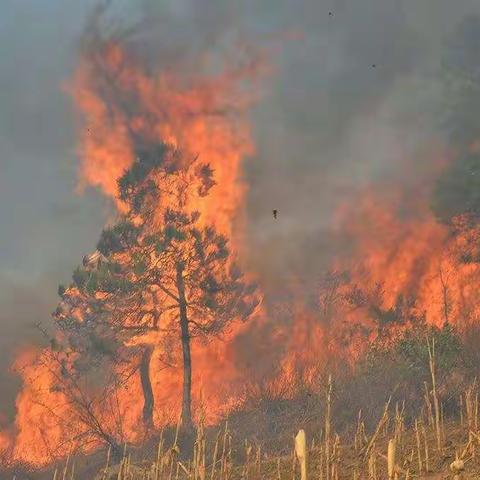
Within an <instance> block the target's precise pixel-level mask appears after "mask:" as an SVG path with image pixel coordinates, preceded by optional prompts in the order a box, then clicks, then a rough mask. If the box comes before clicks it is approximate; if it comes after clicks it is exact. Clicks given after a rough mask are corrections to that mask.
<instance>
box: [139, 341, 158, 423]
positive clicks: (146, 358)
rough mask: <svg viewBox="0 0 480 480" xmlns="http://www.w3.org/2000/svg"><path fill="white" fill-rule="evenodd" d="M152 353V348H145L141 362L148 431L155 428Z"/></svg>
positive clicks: (144, 409) (144, 411)
mask: <svg viewBox="0 0 480 480" xmlns="http://www.w3.org/2000/svg"><path fill="white" fill-rule="evenodd" d="M152 353H153V348H152V347H150V346H147V347H145V350H144V351H143V354H142V359H141V360H140V380H141V382H142V391H143V423H144V425H145V428H146V429H147V430H150V429H152V428H153V407H154V404H155V399H154V396H153V389H152V382H151V380H150V360H151V359H152Z"/></svg>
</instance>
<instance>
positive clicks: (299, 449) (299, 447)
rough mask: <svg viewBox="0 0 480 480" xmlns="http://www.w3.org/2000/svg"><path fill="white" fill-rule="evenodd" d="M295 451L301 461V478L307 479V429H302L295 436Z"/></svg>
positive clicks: (302, 479)
mask: <svg viewBox="0 0 480 480" xmlns="http://www.w3.org/2000/svg"><path fill="white" fill-rule="evenodd" d="M295 453H296V454H297V458H298V462H299V463H300V471H301V480H307V438H306V436H305V430H300V431H299V432H298V433H297V436H296V437H295Z"/></svg>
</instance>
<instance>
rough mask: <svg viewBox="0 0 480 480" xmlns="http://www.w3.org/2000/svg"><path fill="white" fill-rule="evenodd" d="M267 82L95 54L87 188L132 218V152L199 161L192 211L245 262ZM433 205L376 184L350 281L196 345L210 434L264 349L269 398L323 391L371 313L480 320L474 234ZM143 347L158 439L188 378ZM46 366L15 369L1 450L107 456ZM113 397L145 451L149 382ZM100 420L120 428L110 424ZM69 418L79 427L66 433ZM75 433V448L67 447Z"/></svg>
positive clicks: (88, 88)
mask: <svg viewBox="0 0 480 480" xmlns="http://www.w3.org/2000/svg"><path fill="white" fill-rule="evenodd" d="M261 69H262V63H261V62H259V61H258V59H254V60H253V61H250V62H247V63H246V64H243V65H240V66H237V67H235V68H230V69H227V70H225V71H224V72H223V73H220V74H217V75H205V76H201V77H198V78H191V79H189V81H185V80H184V78H183V77H181V76H179V75H176V74H175V72H155V71H153V72H152V71H150V70H147V69H146V68H144V67H143V66H142V65H141V63H140V62H138V61H136V59H135V57H132V55H131V54H130V53H129V52H128V51H127V50H125V49H124V48H122V46H121V45H119V44H115V43H109V44H107V45H104V46H102V48H99V49H98V51H95V52H87V53H86V54H85V55H84V57H83V58H82V59H81V62H80V65H79V67H78V69H77V72H76V74H75V77H74V80H73V82H72V85H71V91H72V94H73V97H74V100H75V103H76V105H77V107H78V110H79V112H80V114H81V116H82V119H83V120H82V130H81V134H80V139H81V141H80V147H79V157H80V171H79V176H80V184H81V186H82V187H83V188H84V187H87V186H89V187H98V188H100V189H101V190H102V191H103V192H104V193H105V195H107V196H109V197H111V198H112V199H115V201H116V202H117V207H118V209H119V210H120V211H121V210H122V208H124V206H123V205H122V203H121V202H120V201H118V200H117V194H118V190H117V180H118V179H119V178H120V177H121V176H122V175H123V173H124V171H125V170H126V169H127V168H128V167H130V166H131V165H132V164H133V162H134V161H135V158H136V155H137V153H138V152H137V151H136V148H138V145H136V144H134V141H133V140H132V139H136V138H139V139H147V140H148V142H150V143H151V144H154V143H155V142H157V143H160V142H167V143H169V144H170V145H174V146H175V147H177V148H179V149H180V150H181V151H182V153H183V154H184V155H185V156H187V157H190V158H195V157H197V156H199V157H200V158H201V159H202V160H203V159H204V161H205V162H207V163H208V164H209V165H210V167H211V169H212V170H213V171H214V180H215V185H214V187H213V188H212V190H211V194H209V195H207V196H205V197H201V196H192V197H191V198H189V199H188V202H190V203H189V208H190V209H191V210H199V211H200V212H201V214H202V219H203V221H204V222H205V223H206V224H214V225H215V226H216V227H217V228H218V229H219V231H221V232H222V233H224V234H225V235H227V236H228V237H229V238H231V239H233V246H234V248H235V250H236V251H237V252H240V253H241V251H242V248H244V246H243V245H242V242H241V238H242V235H241V234H242V224H243V222H244V221H245V220H244V218H243V216H244V211H243V207H244V204H245V198H246V195H247V194H248V189H247V185H245V183H244V181H243V177H242V162H243V161H244V160H245V158H246V157H248V156H249V155H251V154H252V153H253V152H254V144H253V141H252V138H251V133H250V127H249V123H248V108H249V106H250V105H251V103H252V100H253V98H252V94H251V92H250V91H249V90H248V88H245V83H246V82H248V81H250V80H251V79H252V78H255V77H256V76H257V75H258V73H259V72H260V71H261ZM187 180H188V179H187ZM422 195H423V196H420V197H418V196H417V197H415V204H414V205H412V204H411V203H412V202H411V201H409V200H408V197H407V195H406V194H405V192H402V191H401V190H400V189H398V188H388V189H385V187H382V188H379V187H378V186H376V185H372V186H371V187H370V188H369V189H368V190H367V191H362V192H360V193H359V194H358V198H355V201H353V202H349V203H348V204H347V205H339V207H338V211H337V215H336V220H335V224H334V225H333V226H332V230H333V231H334V233H335V234H337V235H338V236H339V237H341V238H343V239H348V243H349V245H350V248H349V251H348V253H346V254H345V253H344V254H342V255H338V257H337V258H334V259H332V272H347V274H346V275H345V276H343V275H341V274H339V275H338V277H336V276H335V275H332V276H331V277H329V279H328V281H327V282H326V283H325V284H324V285H320V286H319V285H314V286H312V287H309V288H310V290H313V297H314V299H315V301H314V302H313V303H311V302H310V303H309V302H306V301H305V294H304V293H302V292H301V291H302V288H301V286H300V285H294V286H292V287H290V286H289V287H286V290H287V291H288V294H289V297H288V298H287V300H286V301H285V300H282V301H283V302H284V304H285V305H282V308H283V307H285V309H284V311H283V312H282V320H281V321H280V320H279V318H280V317H279V316H278V315H277V313H278V311H276V310H275V308H276V307H278V304H279V303H280V302H271V304H269V305H266V306H265V307H264V308H263V311H262V312H260V313H259V315H258V317H257V318H255V319H254V320H253V321H252V322H251V323H250V324H245V325H243V324H237V325H235V326H234V327H233V328H232V329H231V330H230V331H228V332H227V333H226V334H225V335H224V336H223V338H221V339H216V340H212V341H210V342H208V343H202V342H196V343H194V344H193V345H192V348H193V352H192V356H193V362H192V363H193V365H194V369H193V387H194V391H193V399H194V409H195V411H196V412H201V414H202V415H205V417H206V420H207V422H209V423H213V422H215V421H217V420H218V419H219V418H220V417H221V416H222V415H224V414H227V413H228V412H229V411H230V410H231V409H232V408H234V407H235V406H238V405H239V404H241V402H242V400H243V399H244V395H245V384H246V383H248V382H250V381H251V380H252V375H253V376H254V375H255V373H254V370H255V366H253V367H252V366H249V367H248V368H247V367H246V366H245V365H246V362H245V358H242V355H243V356H245V352H242V349H246V350H248V352H250V351H251V350H258V351H260V349H261V346H262V345H263V344H264V343H266V344H267V345H269V346H271V347H272V348H271V349H270V350H268V351H267V352H266V353H265V352H264V354H263V356H262V359H265V364H266V365H267V367H265V371H263V372H262V373H261V375H259V376H260V377H267V378H268V379H269V381H270V382H271V383H272V385H280V384H282V383H285V382H286V383H288V384H290V385H294V384H295V379H296V378H297V377H298V376H299V375H300V374H301V376H302V380H303V381H305V382H306V383H307V384H309V383H311V384H313V383H314V382H315V379H316V378H317V376H318V374H319V372H321V371H322V369H323V368H324V367H325V364H327V362H329V361H330V359H331V357H332V356H333V355H332V353H333V354H335V355H336V356H338V357H343V358H346V359H348V360H350V361H351V362H353V361H354V359H355V358H356V357H357V356H358V355H359V354H360V353H361V351H362V350H363V349H364V348H365V346H366V345H367V344H368V340H369V339H372V338H375V336H376V335H378V331H377V326H376V324H375V322H374V321H372V318H371V312H370V310H369V308H370V307H372V305H373V306H375V307H376V308H377V309H379V310H383V311H388V310H389V309H390V310H391V309H394V308H396V306H397V305H398V302H399V299H400V298H404V299H408V298H412V299H414V300H415V302H414V303H412V304H409V306H408V308H407V312H406V315H408V316H409V319H407V324H408V321H412V319H414V318H417V317H419V316H422V315H423V316H424V317H425V318H426V320H427V322H429V323H431V324H436V325H442V324H443V323H445V322H449V323H455V324H458V325H461V324H462V322H463V323H465V322H466V321H467V319H469V320H470V321H471V320H472V319H474V320H475V319H477V317H478V314H479V312H478V307H477V306H476V305H478V304H479V302H478V300H480V298H479V296H480V294H479V293H478V288H476V285H478V282H479V280H480V271H479V268H478V266H477V264H474V263H468V262H465V261H464V260H465V259H464V258H463V256H464V255H465V252H467V251H469V249H471V246H472V244H473V242H472V238H476V236H477V231H476V230H475V228H474V227H472V226H470V225H468V224H467V223H465V222H463V223H462V221H461V219H459V220H458V224H457V227H458V231H457V232H456V233H457V234H456V235H452V234H451V233H450V231H449V229H448V228H447V227H446V226H444V225H441V224H440V223H439V222H438V221H436V219H435V218H434V217H433V215H432V213H431V212H430V210H429V208H428V200H427V199H428V191H426V192H422ZM188 202H187V203H188ZM419 204H420V210H418V205H419ZM414 210H415V211H414ZM321 274H322V272H319V276H320V275H321ZM251 275H252V276H254V275H255V272H251ZM299 283H300V282H299ZM360 287H361V290H360ZM310 293H311V292H310ZM365 332H367V333H365ZM149 335H150V334H149ZM266 337H267V338H266ZM142 341H144V342H146V343H148V344H150V345H153V346H154V352H153V357H152V363H151V365H152V367H151V372H150V373H151V377H152V386H153V391H154V397H155V404H156V411H155V414H154V422H155V426H156V427H160V426H162V425H165V424H168V423H170V424H171V423H175V422H176V420H177V417H178V412H179V409H180V394H179V393H180V391H181V383H182V377H181V368H180V367H179V366H178V365H175V366H173V367H169V368H160V367H159V366H161V364H162V362H161V357H162V355H163V354H164V353H165V352H164V348H163V346H162V345H161V338H158V336H155V335H154V334H151V335H150V336H149V337H148V338H144V339H142ZM45 352H48V349H46V350H45ZM42 355H43V352H41V351H40V352H39V351H28V352H25V353H24V354H23V355H22V356H21V357H20V358H19V359H18V360H17V364H16V365H17V367H18V370H19V371H20V372H21V376H22V379H23V384H24V386H23V390H22V391H21V392H20V393H19V395H18V398H17V404H16V406H17V419H16V424H15V427H16V433H15V438H13V439H12V438H6V439H4V437H3V436H0V449H1V448H2V445H3V444H6V445H13V455H14V458H15V459H17V460H22V461H25V462H29V463H32V464H35V465H44V464H47V463H49V462H51V461H52V460H53V459H54V458H55V457H57V456H59V455H63V454H65V448H64V447H65V445H68V449H70V450H73V449H75V448H82V449H83V450H84V451H90V450H92V449H94V448H97V447H98V442H97V443H95V442H90V443H88V444H81V440H82V435H84V431H83V427H82V424H81V422H77V421H75V419H74V418H75V416H72V413H71V412H70V411H69V409H70V408H71V405H70V403H69V402H68V399H66V398H65V395H64V393H62V392H61V391H58V390H57V389H56V388H55V384H56V375H59V372H58V371H57V370H56V368H57V367H56V365H55V364H48V363H42V364H40V365H38V364H37V363H35V360H36V359H38V358H39V357H42ZM249 355H250V353H248V354H247V356H249ZM135 360H137V359H135ZM290 393H291V392H290ZM114 395H115V400H116V402H117V408H118V411H117V414H118V415H119V416H120V417H121V419H122V429H123V435H124V438H123V439H124V440H126V441H130V442H138V441H141V440H142V435H143V432H142V430H141V427H139V425H141V420H140V419H141V417H142V411H141V410H142V405H141V402H140V401H139V398H141V385H140V380H139V378H138V375H132V377H131V379H130V380H129V382H128V390H127V389H123V388H122V389H119V391H117V392H115V393H114ZM98 414H99V415H100V416H102V418H104V419H105V421H106V422H107V423H108V422H109V421H111V419H110V420H109V419H108V418H107V416H106V414H105V412H99V413H98ZM59 417H61V418H71V419H72V421H71V422H70V423H69V424H64V423H63V422H59V421H58V418H59ZM107 426H108V425H107ZM72 434H74V436H75V437H76V438H77V440H78V441H73V442H72V441H71V440H70V439H71V438H72Z"/></svg>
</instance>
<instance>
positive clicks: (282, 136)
mask: <svg viewBox="0 0 480 480" xmlns="http://www.w3.org/2000/svg"><path fill="white" fill-rule="evenodd" d="M110 3H111V4H112V12H113V13H112V18H114V19H115V18H119V19H122V21H123V20H125V19H129V21H131V22H132V24H136V23H137V22H140V23H138V24H139V25H145V27H146V28H145V29H144V28H139V30H138V33H137V35H138V36H139V41H138V44H141V45H143V48H142V54H143V55H145V56H146V57H149V58H150V57H151V58H155V59H156V61H157V62H159V64H160V66H161V65H165V66H167V67H170V66H171V65H175V67H176V68H177V69H182V68H183V69H184V70H185V72H186V74H189V73H192V72H194V70H195V67H196V62H197V59H198V57H199V54H201V53H203V52H208V51H222V49H225V50H228V46H229V45H231V44H232V42H234V41H235V39H248V40H249V42H251V43H253V44H255V43H256V42H258V44H261V43H262V42H264V41H265V42H268V41H270V39H271V38H272V36H278V35H281V34H284V33H285V32H297V33H298V39H297V40H292V41H284V42H283V43H282V47H281V48H280V49H279V50H278V52H277V53H276V54H275V55H274V57H273V58H272V59H271V60H272V63H274V64H276V65H277V69H276V72H275V73H274V74H273V75H272V76H271V77H270V78H269V79H268V80H267V81H266V84H265V85H264V89H263V97H262V99H261V101H260V102H259V103H258V105H257V106H256V107H255V109H254V110H253V111H252V113H251V120H252V126H253V135H254V139H255V143H256V147H257V148H256V154H255V155H254V156H253V157H252V158H249V159H246V161H245V177H246V180H247V182H248V185H249V194H248V203H247V216H248V229H247V232H246V239H245V240H246V242H247V244H248V246H249V248H248V250H247V251H248V262H249V264H250V265H251V266H252V268H254V269H255V271H257V272H258V273H259V275H260V277H261V279H262V281H263V283H264V288H266V289H267V290H269V289H270V290H275V288H276V286H277V285H278V284H281V283H282V282H284V281H288V279H289V278H290V277H291V276H292V275H295V276H298V275H302V276H304V277H305V278H309V277H312V278H314V277H315V276H316V275H317V274H318V273H319V272H321V271H322V270H323V269H324V268H326V266H327V265H328V263H329V259H330V257H331V255H332V254H333V253H335V252H336V251H338V249H339V248H344V246H343V245H341V244H339V243H338V242H336V241H334V240H332V238H331V236H330V233H329V227H330V225H331V221H332V212H333V211H334V209H335V208H336V206H337V205H338V203H339V202H340V201H346V202H348V201H349V200H350V199H352V198H354V193H355V192H356V191H358V190H359V189H361V188H362V187H364V186H366V185H368V184H370V183H372V182H376V181H380V180H381V181H385V180H388V181H395V182H400V183H402V184H405V185H407V186H408V185H410V184H412V183H413V184H416V183H417V182H418V181H419V180H421V178H422V174H421V172H422V171H426V172H428V168H426V169H425V170H423V169H422V168H420V174H417V173H418V172H415V171H412V169H411V165H419V166H421V165H423V164H425V163H428V162H430V161H431V160H432V159H431V157H430V155H429V150H428V145H430V144H431V143H435V144H438V143H441V142H442V138H441V135H440V134H439V129H438V117H439V115H440V113H439V110H440V107H441V104H442V98H441V97H442V96H441V80H440V79H439V70H440V66H441V58H442V54H443V52H444V41H445V38H446V36H447V35H449V34H450V33H451V32H452V31H454V30H455V28H456V27H457V25H458V24H459V22H460V21H461V20H462V19H464V18H465V17H466V16H469V15H473V14H479V13H480V4H479V2H478V1H477V0H457V1H455V2H452V1H451V0H423V1H416V2H414V1H411V0H362V1H358V0H280V1H279V0H265V1H262V2H258V1H255V0H244V1H238V0H168V1H167V0H166V1H162V2H159V1H157V0H118V1H112V2H110ZM96 4H97V2H95V1H93V0H91V1H90V0H89V1H83V2H78V1H77V0H68V1H64V0H62V1H60V0H43V1H42V2H35V1H25V2H18V1H13V0H7V1H5V2H2V5H1V6H0V72H1V73H0V104H1V105H2V108H1V111H0V222H1V225H2V227H3V228H2V235H1V238H0V262H1V265H2V268H1V274H0V292H1V296H0V298H1V313H0V351H1V352H2V353H1V354H0V366H1V370H2V372H4V373H2V374H1V375H0V391H1V392H2V396H1V403H0V405H1V411H4V412H6V413H8V414H9V415H11V414H12V408H11V406H12V401H13V396H14V390H15V383H14V382H13V380H12V377H11V376H9V375H8V374H7V373H5V372H7V370H8V367H9V362H10V360H11V358H12V355H13V353H14V352H15V351H16V349H17V348H19V347H21V346H22V345H23V344H25V343H28V342H30V341H40V339H39V337H38V335H37V334H36V333H33V330H32V327H31V325H32V324H33V323H35V322H36V321H44V322H48V319H49V314H50V312H51V311H52V310H53V309H54V306H55V303H56V285H57V284H58V283H60V282H65V281H68V278H69V276H70V273H71V270H72V268H73V266H74V265H75V264H76V263H78V262H79V261H80V259H81V257H82V255H83V254H85V253H86V252H88V251H90V250H91V249H92V248H93V246H94V245H95V242H96V240H97V238H98V234H99V232H100V230H101V227H102V225H103V223H104V222H105V219H106V218H107V215H108V212H109V206H108V204H107V203H106V200H105V199H104V198H102V197H101V195H99V194H98V192H97V193H96V192H93V191H88V192H87V193H85V194H84V195H83V196H78V195H77V194H76V193H75V184H76V165H77V161H76V158H75V137H74V115H73V112H72V110H71V107H70V103H69V100H68V96H67V95H65V93H64V92H63V91H62V85H64V84H65V82H66V81H67V80H68V78H69V76H70V75H71V71H72V68H73V66H74V64H75V60H76V48H77V42H78V40H79V38H80V37H81V33H82V30H83V28H84V23H85V19H86V18H87V17H88V15H89V14H90V13H91V11H92V9H93V8H94V6H95V5H96ZM112 21H113V20H112ZM406 158H409V159H413V160H412V161H409V162H406ZM273 209H276V210H278V219H277V220H275V219H274V218H273V216H272V210H273ZM345 248H346V247H345ZM12 382H13V383H12ZM5 392H10V393H5ZM7 404H8V405H10V407H9V409H8V410H7V407H6V405H7Z"/></svg>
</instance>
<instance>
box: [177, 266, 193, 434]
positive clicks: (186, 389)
mask: <svg viewBox="0 0 480 480" xmlns="http://www.w3.org/2000/svg"><path fill="white" fill-rule="evenodd" d="M176 280H177V282H176V283H177V285H176V286H177V290H178V299H179V303H178V306H179V310H180V329H181V340H182V352H183V397H182V417H181V423H182V427H183V428H184V429H185V430H188V431H189V430H192V429H193V422H192V357H191V352H190V332H189V326H188V315H187V299H186V296H185V283H184V280H183V265H182V264H180V263H179V264H177V278H176Z"/></svg>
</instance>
